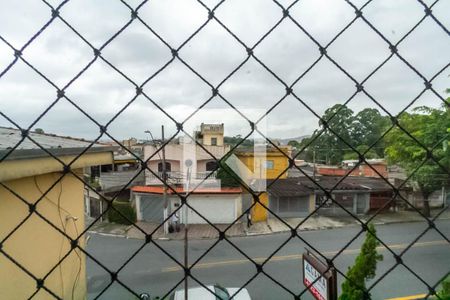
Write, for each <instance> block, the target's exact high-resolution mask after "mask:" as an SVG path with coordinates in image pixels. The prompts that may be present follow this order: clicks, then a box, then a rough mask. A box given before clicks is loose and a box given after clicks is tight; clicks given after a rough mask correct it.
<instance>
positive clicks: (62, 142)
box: [0, 127, 103, 150]
mask: <svg viewBox="0 0 450 300" xmlns="http://www.w3.org/2000/svg"><path fill="white" fill-rule="evenodd" d="M29 136H30V137H31V138H32V139H33V140H34V141H36V142H37V143H39V144H40V145H41V146H42V147H44V148H45V149H53V148H82V147H87V146H89V145H90V143H91V142H90V141H86V140H83V139H77V138H72V137H64V136H57V135H53V134H46V133H44V134H41V133H36V132H30V133H29ZM21 139H22V134H21V131H20V130H18V129H14V128H6V127H0V150H8V149H11V148H13V147H14V146H15V145H17V143H19V142H20V140H21ZM99 146H103V145H102V144H98V143H97V144H95V145H94V147H99ZM16 149H17V150H23V149H39V147H38V146H37V145H36V144H35V143H33V142H32V141H31V140H30V139H28V138H26V139H24V140H23V141H22V143H20V145H19V146H18V147H17V148H16Z"/></svg>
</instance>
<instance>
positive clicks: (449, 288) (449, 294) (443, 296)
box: [437, 275, 450, 300]
mask: <svg viewBox="0 0 450 300" xmlns="http://www.w3.org/2000/svg"><path fill="white" fill-rule="evenodd" d="M441 286H442V287H441V290H440V291H439V292H438V293H437V296H438V297H439V298H438V299H440V300H450V275H447V277H446V278H445V279H444V280H443V281H442V282H441Z"/></svg>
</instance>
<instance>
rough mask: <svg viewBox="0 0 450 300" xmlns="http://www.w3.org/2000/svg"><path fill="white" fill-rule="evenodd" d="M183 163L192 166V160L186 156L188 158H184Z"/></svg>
mask: <svg viewBox="0 0 450 300" xmlns="http://www.w3.org/2000/svg"><path fill="white" fill-rule="evenodd" d="M184 165H185V166H186V167H188V168H189V167H191V166H192V160H191V159H190V158H188V159H186V160H185V161H184Z"/></svg>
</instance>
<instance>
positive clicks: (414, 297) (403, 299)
mask: <svg viewBox="0 0 450 300" xmlns="http://www.w3.org/2000/svg"><path fill="white" fill-rule="evenodd" d="M426 296H427V294H419V295H412V296H405V297H398V298H389V299H386V300H419V299H423V298H425V297H426Z"/></svg>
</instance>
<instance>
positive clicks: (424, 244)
mask: <svg viewBox="0 0 450 300" xmlns="http://www.w3.org/2000/svg"><path fill="white" fill-rule="evenodd" d="M438 245H450V244H449V243H448V242H447V241H446V240H439V241H430V242H420V243H415V244H414V245H413V246H412V247H411V248H418V247H427V246H438ZM388 246H389V248H391V249H405V248H406V247H408V246H409V244H393V245H388ZM377 250H379V251H385V250H386V247H384V246H379V247H377ZM359 251H360V249H359V248H358V249H347V250H344V251H343V252H342V253H341V254H357V253H359ZM338 252H339V251H327V252H322V254H323V255H325V256H332V255H336V254H337V253H338ZM301 258H302V254H291V255H280V256H273V257H272V258H271V259H270V261H271V262H272V261H286V260H297V259H301ZM252 259H253V260H254V261H255V262H257V263H262V262H264V261H265V260H266V259H267V257H255V258H252ZM245 263H251V262H250V261H249V260H248V259H234V260H224V261H216V262H207V263H199V264H196V265H195V267H194V268H195V269H207V268H213V267H218V266H226V265H238V264H245ZM161 271H162V272H163V273H168V272H177V271H182V268H181V267H179V266H176V267H168V268H163V269H162V270H161Z"/></svg>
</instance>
